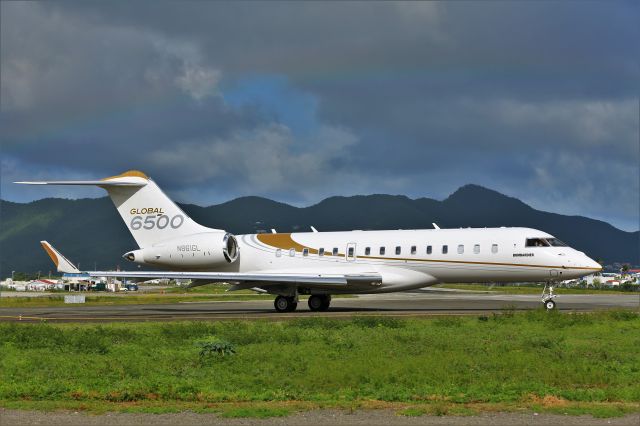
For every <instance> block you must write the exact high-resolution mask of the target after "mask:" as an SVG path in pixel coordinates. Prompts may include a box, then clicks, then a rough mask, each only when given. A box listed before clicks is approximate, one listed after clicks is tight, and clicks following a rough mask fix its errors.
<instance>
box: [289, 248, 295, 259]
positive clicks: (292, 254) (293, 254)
mask: <svg viewBox="0 0 640 426" xmlns="http://www.w3.org/2000/svg"><path fill="white" fill-rule="evenodd" d="M295 255H296V249H294V248H292V249H289V256H291V257H293V256H295Z"/></svg>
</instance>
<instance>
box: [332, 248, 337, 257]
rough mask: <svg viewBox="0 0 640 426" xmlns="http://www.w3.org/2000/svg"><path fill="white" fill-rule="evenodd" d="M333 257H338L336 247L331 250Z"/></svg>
mask: <svg viewBox="0 0 640 426" xmlns="http://www.w3.org/2000/svg"><path fill="white" fill-rule="evenodd" d="M333 255H334V256H337V255H338V247H334V248H333Z"/></svg>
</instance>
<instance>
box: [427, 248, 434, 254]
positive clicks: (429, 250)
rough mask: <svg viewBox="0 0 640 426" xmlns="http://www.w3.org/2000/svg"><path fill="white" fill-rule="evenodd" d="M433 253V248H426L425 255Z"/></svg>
mask: <svg viewBox="0 0 640 426" xmlns="http://www.w3.org/2000/svg"><path fill="white" fill-rule="evenodd" d="M432 252H433V247H431V246H427V254H431V253H432Z"/></svg>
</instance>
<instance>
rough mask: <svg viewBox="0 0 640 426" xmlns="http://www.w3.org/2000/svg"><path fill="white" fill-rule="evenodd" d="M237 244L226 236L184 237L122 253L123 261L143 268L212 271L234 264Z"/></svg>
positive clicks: (217, 234)
mask: <svg viewBox="0 0 640 426" xmlns="http://www.w3.org/2000/svg"><path fill="white" fill-rule="evenodd" d="M239 255H240V250H239V248H238V241H237V240H236V237H234V236H233V235H232V234H229V233H225V232H206V233H202V234H194V235H187V236H185V237H180V238H174V239H170V240H165V241H162V242H160V243H156V244H154V245H152V246H151V247H145V248H142V249H139V250H133V251H130V252H127V253H125V254H124V255H123V256H122V257H124V258H125V259H127V260H129V261H131V262H135V263H140V264H146V265H157V266H167V267H174V268H175V267H177V268H182V269H215V268H220V267H223V266H226V265H229V264H231V263H233V262H235V261H236V260H237V259H238V256H239Z"/></svg>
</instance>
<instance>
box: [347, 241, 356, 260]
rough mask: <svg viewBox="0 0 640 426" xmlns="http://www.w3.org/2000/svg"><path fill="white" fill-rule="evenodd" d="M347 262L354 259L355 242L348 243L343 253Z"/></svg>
mask: <svg viewBox="0 0 640 426" xmlns="http://www.w3.org/2000/svg"><path fill="white" fill-rule="evenodd" d="M345 256H346V259H347V262H353V261H354V260H356V243H348V244H347V251H346V253H345Z"/></svg>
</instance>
